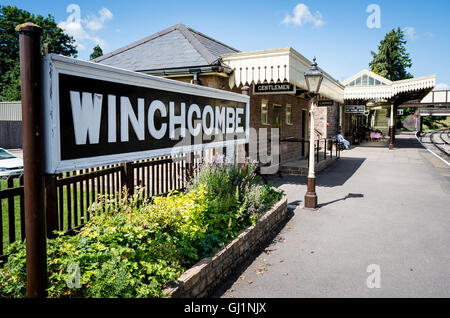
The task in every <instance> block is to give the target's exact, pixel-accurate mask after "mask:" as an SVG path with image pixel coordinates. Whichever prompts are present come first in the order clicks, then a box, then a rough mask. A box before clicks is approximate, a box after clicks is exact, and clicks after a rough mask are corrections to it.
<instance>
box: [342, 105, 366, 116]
mask: <svg viewBox="0 0 450 318" xmlns="http://www.w3.org/2000/svg"><path fill="white" fill-rule="evenodd" d="M348 107H353V108H356V107H360V108H362V109H361V110H356V111H349V110H348ZM365 111H366V105H345V106H344V113H345V114H356V115H364V112H365Z"/></svg>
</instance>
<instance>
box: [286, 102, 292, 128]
mask: <svg viewBox="0 0 450 318" xmlns="http://www.w3.org/2000/svg"><path fill="white" fill-rule="evenodd" d="M286 124H288V125H292V105H290V104H287V105H286Z"/></svg>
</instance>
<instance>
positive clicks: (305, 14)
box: [282, 3, 324, 27]
mask: <svg viewBox="0 0 450 318" xmlns="http://www.w3.org/2000/svg"><path fill="white" fill-rule="evenodd" d="M282 23H284V24H291V23H292V24H295V25H298V26H303V25H305V24H306V23H312V24H314V26H315V27H319V26H321V25H322V24H324V21H323V19H322V14H321V13H320V12H319V11H317V12H316V13H315V14H314V15H313V14H312V13H311V11H309V8H308V6H306V5H305V4H304V3H299V4H297V5H296V6H295V8H294V12H293V15H292V16H291V15H290V14H287V15H286V17H285V18H284V20H283V21H282Z"/></svg>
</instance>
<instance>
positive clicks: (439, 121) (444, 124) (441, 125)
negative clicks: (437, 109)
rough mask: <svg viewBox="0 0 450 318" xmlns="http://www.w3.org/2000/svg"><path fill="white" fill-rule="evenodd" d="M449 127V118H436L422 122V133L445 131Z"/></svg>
mask: <svg viewBox="0 0 450 318" xmlns="http://www.w3.org/2000/svg"><path fill="white" fill-rule="evenodd" d="M425 118H426V117H425ZM425 118H424V119H425ZM449 127H450V117H445V118H441V117H437V118H435V119H434V120H432V119H429V120H424V121H423V130H424V131H431V130H439V129H445V128H449Z"/></svg>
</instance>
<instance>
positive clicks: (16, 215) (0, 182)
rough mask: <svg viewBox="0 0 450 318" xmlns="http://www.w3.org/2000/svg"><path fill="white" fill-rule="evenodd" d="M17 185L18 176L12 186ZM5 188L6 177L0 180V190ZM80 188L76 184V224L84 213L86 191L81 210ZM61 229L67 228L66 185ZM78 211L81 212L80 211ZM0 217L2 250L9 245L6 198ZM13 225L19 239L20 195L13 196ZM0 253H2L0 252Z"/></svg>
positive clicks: (85, 208) (65, 229)
mask: <svg viewBox="0 0 450 318" xmlns="http://www.w3.org/2000/svg"><path fill="white" fill-rule="evenodd" d="M17 186H19V180H18V178H15V179H14V187H17ZM6 188H7V181H6V179H1V180H0V190H4V189H6ZM73 188H74V187H73V186H72V191H71V196H72V197H71V201H72V202H71V206H72V213H71V216H72V218H71V225H72V228H73V227H74V223H75V216H74V206H73ZM80 188H81V186H80V185H78V186H77V200H76V202H77V203H78V213H77V214H78V217H77V221H78V224H80V223H81V220H80V218H81V217H84V216H85V215H86V214H85V213H86V210H87V207H86V191H84V192H83V202H84V211H81V207H80V203H79V202H80V198H81V194H80ZM94 193H95V198H96V197H97V191H94ZM89 196H90V197H91V196H92V192H89ZM58 202H59V191H58ZM58 209H59V205H58ZM63 209H64V211H63V229H64V231H67V230H69V228H68V225H67V220H68V219H67V211H68V202H67V187H63ZM80 211H81V212H82V213H80ZM1 212H2V215H1V218H2V227H3V231H2V232H3V237H0V239H3V252H4V250H5V249H6V247H8V246H9V216H8V199H1ZM59 213H60V212H59V211H58V216H59ZM80 214H82V216H80ZM14 219H15V220H14V225H15V233H16V234H15V235H16V240H20V238H21V227H20V197H19V196H16V197H14ZM0 254H2V253H1V252H0Z"/></svg>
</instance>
